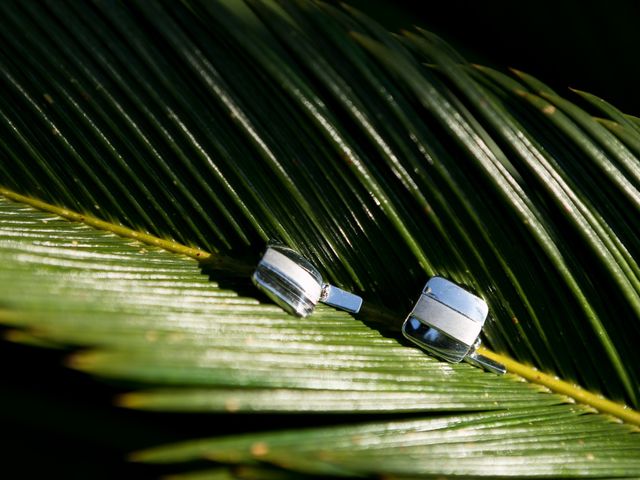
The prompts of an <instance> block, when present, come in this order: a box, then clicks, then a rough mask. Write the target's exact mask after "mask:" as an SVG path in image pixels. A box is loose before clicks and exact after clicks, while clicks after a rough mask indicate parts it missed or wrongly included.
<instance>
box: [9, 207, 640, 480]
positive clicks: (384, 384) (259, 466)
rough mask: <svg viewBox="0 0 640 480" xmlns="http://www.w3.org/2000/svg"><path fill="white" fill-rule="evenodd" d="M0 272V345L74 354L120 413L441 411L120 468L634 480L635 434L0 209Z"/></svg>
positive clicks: (328, 312) (137, 253)
mask: <svg viewBox="0 0 640 480" xmlns="http://www.w3.org/2000/svg"><path fill="white" fill-rule="evenodd" d="M0 262H2V265H3V268H2V269H1V270H0V283H1V284H2V285H3V288H2V289H1V290H0V321H1V322H2V323H4V324H6V325H8V326H11V327H13V328H16V329H18V330H15V333H13V334H11V335H9V337H8V338H11V339H13V340H15V341H20V342H22V343H28V344H33V345H38V346H45V347H49V348H51V347H56V346H58V347H84V349H83V350H81V351H80V352H78V353H74V354H73V355H72V356H71V357H70V359H69V361H68V364H69V365H70V366H71V367H73V368H77V369H80V370H82V371H85V372H87V373H90V374H92V375H97V376H100V377H103V378H105V379H111V381H118V382H119V383H122V382H125V384H126V383H129V384H131V385H136V386H137V388H138V391H135V392H132V393H129V394H125V395H123V396H121V397H120V398H119V403H120V404H121V405H122V406H126V407H132V408H139V409H148V410H162V411H211V412H217V411H221V412H256V413H258V412H262V413H269V412H299V413H303V412H317V411H320V412H347V413H358V412H362V413H365V412H377V413H384V412H389V413H408V412H433V413H436V412H440V416H437V417H432V418H429V419H412V420H394V421H386V422H384V423H382V422H376V423H367V424H359V425H358V424H355V425H344V426H341V427H331V428H326V427H322V428H313V429H306V430H304V429H303V430H298V429H296V430H295V431H284V432H277V433H261V434H246V435H243V436H238V437H219V438H215V439H209V440H199V441H195V442H188V443H185V444H180V445H175V446H166V447H159V448H157V449H153V450H149V451H147V452H142V453H139V454H137V455H136V457H135V458H136V459H137V460H139V461H145V462H154V463H167V462H185V461H192V460H210V461H215V462H217V463H223V464H230V465H238V466H239V467H241V468H238V469H232V470H227V469H221V468H217V469H214V470H206V471H203V472H194V473H189V474H185V476H184V478H218V477H219V478H291V476H292V475H296V473H295V472H298V473H302V474H305V475H315V476H319V477H323V476H326V475H329V474H331V475H340V476H347V477H350V476H360V475H368V474H379V473H385V472H386V473H390V474H398V475H403V476H405V475H442V474H454V475H486V476H496V475H505V476H509V475H511V476H513V475H516V476H523V475H529V476H545V475H547V476H548V475H553V476H560V475H565V474H566V475H571V476H577V475H581V476H592V477H597V476H600V475H603V476H604V475H605V474H606V476H608V477H611V476H633V475H640V457H639V456H638V455H637V453H639V451H640V435H639V434H638V433H637V430H638V429H637V428H635V427H631V426H630V425H625V424H621V423H619V422H617V421H614V420H613V419H612V418H611V417H608V416H605V415H600V414H595V413H593V411H592V409H590V408H589V407H586V406H580V405H573V404H567V403H566V402H567V399H566V398H564V397H561V396H558V395H554V394H551V393H547V392H545V391H544V389H543V388H541V387H539V386H537V385H534V384H529V383H526V382H522V381H520V380H519V379H518V378H516V377H513V376H511V375H506V376H497V375H493V374H489V373H486V372H483V371H481V370H479V369H477V368H474V367H471V366H469V365H466V364H459V365H450V364H447V363H445V362H439V361H436V360H434V359H432V358H430V357H429V356H427V355H424V354H423V353H421V352H419V351H417V350H414V349H411V348H407V347H406V346H402V345H399V344H398V343H397V341H396V340H395V339H390V338H386V337H384V336H383V335H382V334H381V333H380V332H378V331H377V330H375V329H371V328H369V327H368V326H366V325H365V324H363V323H362V322H360V321H358V320H356V319H354V318H352V317H351V316H349V315H348V314H346V313H342V312H337V311H334V310H332V309H330V308H326V307H323V308H320V309H318V310H317V311H316V312H315V313H314V314H313V315H312V316H311V317H310V319H309V321H300V320H299V319H297V318H295V317H292V316H289V315H287V314H285V313H283V312H282V310H281V309H279V308H277V307H275V306H273V305H270V304H268V303H267V304H263V303H260V302H259V301H258V300H256V299H254V298H251V297H247V296H243V295H242V294H240V293H238V292H237V291H236V290H234V289H230V288H222V287H221V286H220V285H219V284H218V283H216V281H215V278H214V279H213V280H214V281H212V279H210V278H209V276H208V275H206V274H204V273H203V272H202V271H201V268H200V266H199V265H198V263H197V262H195V261H194V260H192V259H189V258H186V257H183V256H180V255H177V254H173V253H169V252H167V251H164V250H159V249H156V248H153V247H149V246H145V245H142V244H140V243H137V242H132V241H130V240H127V239H123V238H121V237H117V236H115V235H113V234H110V233H108V232H104V231H97V230H93V229H91V228H89V227H87V226H86V225H83V224H78V223H72V222H68V221H66V220H63V219H61V218H59V217H57V216H55V215H51V214H48V213H43V212H40V211H37V210H34V209H32V208H30V207H26V206H24V205H21V204H17V203H13V202H9V201H7V200H0ZM455 411H461V412H469V411H479V412H481V413H476V414H469V413H458V414H454V412H455ZM436 459H438V461H435V460H436ZM532 460H534V462H533V463H532ZM265 463H267V464H272V465H273V466H274V467H276V468H279V469H284V470H282V471H281V470H277V469H276V470H270V469H268V468H267V469H265V468H264V467H263V465H264V464H265ZM285 470H287V471H289V473H287V471H285ZM177 478H180V475H178V477H177Z"/></svg>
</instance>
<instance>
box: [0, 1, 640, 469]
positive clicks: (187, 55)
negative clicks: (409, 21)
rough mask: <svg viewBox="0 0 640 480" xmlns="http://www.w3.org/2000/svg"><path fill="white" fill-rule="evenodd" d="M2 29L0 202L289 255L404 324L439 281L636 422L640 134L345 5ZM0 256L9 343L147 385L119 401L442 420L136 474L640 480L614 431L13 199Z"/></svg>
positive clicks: (223, 452) (301, 438)
mask: <svg viewBox="0 0 640 480" xmlns="http://www.w3.org/2000/svg"><path fill="white" fill-rule="evenodd" d="M0 8H1V9H2V14H3V17H4V18H5V19H6V22H5V24H6V28H4V29H3V30H2V31H1V32H0V35H1V36H2V48H0V62H1V63H2V65H1V66H0V72H1V74H2V77H1V78H2V80H1V81H2V86H3V90H4V91H5V92H6V94H5V95H4V96H3V97H2V98H0V113H1V115H0V121H1V122H2V129H3V132H5V133H3V136H2V139H1V140H2V143H1V145H0V147H1V148H2V149H1V150H0V152H1V155H2V157H1V158H2V161H1V163H0V174H1V177H0V179H1V183H2V186H3V187H6V188H9V189H11V190H13V191H15V192H18V193H20V194H24V195H29V196H32V197H34V198H39V199H42V200H45V201H47V202H50V203H53V204H57V205H60V206H63V207H65V208H68V209H71V210H75V211H79V212H82V213H87V214H91V215H94V216H97V217H99V218H103V219H105V220H109V221H112V222H114V223H122V224H124V225H126V226H129V227H131V228H134V229H138V230H140V231H148V232H150V233H152V234H155V235H158V236H161V237H164V238H171V239H174V240H176V241H178V242H181V243H184V244H188V245H194V246H198V247H200V248H203V249H205V250H209V251H212V252H214V255H215V254H216V253H218V252H224V253H225V254H227V255H230V256H232V257H233V256H235V257H252V256H255V254H257V252H259V251H260V249H261V248H262V246H263V245H264V242H265V241H266V240H267V239H271V238H275V239H278V240H280V241H282V242H285V243H287V244H289V245H291V246H292V247H294V248H297V249H298V250H300V251H301V252H302V253H303V254H304V255H305V256H307V257H308V258H309V259H310V260H312V261H313V262H314V263H316V264H317V265H318V266H320V268H321V269H322V270H323V273H324V274H325V275H326V276H327V278H329V279H331V280H332V281H333V282H335V283H336V284H338V285H340V286H342V287H344V288H350V289H354V290H356V291H359V292H360V293H362V295H363V296H364V297H365V298H366V299H367V300H369V301H370V302H371V303H372V304H373V305H379V306H380V307H381V308H382V307H384V308H386V309H390V310H392V311H396V312H399V313H398V321H401V320H402V316H403V313H404V312H405V311H406V309H408V307H409V306H410V304H411V301H412V299H413V298H414V297H415V296H416V295H417V293H418V292H419V290H420V287H421V286H422V284H423V283H424V281H425V279H426V278H427V277H428V276H430V275H432V274H440V275H443V276H447V277H450V278H452V279H454V280H456V281H458V282H461V283H464V284H466V285H468V286H469V287H471V288H474V289H475V290H476V291H478V292H479V293H481V294H482V295H483V296H484V297H485V298H486V299H487V300H488V302H489V303H490V306H491V311H492V317H491V321H490V323H489V325H488V327H487V328H486V341H487V343H489V344H490V345H491V346H492V347H493V348H495V349H497V350H499V351H502V352H504V353H507V354H509V355H511V356H513V357H515V358H517V359H519V360H521V361H523V362H526V363H531V364H533V365H535V366H537V367H539V368H541V369H543V370H545V371H548V372H551V373H556V374H558V375H559V376H561V377H562V378H564V379H567V380H571V381H576V382H578V383H580V384H581V385H583V386H584V387H586V388H589V389H591V390H593V391H596V392H602V393H603V394H606V395H607V396H609V397H611V398H613V399H616V400H620V401H625V402H628V403H629V404H631V405H633V406H637V405H638V403H637V402H638V401H637V396H638V369H637V367H636V366H637V365H638V361H639V360H640V358H639V355H640V354H639V353H638V351H637V349H636V348H635V345H636V343H637V340H638V332H639V326H638V318H640V315H639V313H640V296H639V292H640V280H639V278H640V276H639V268H638V265H637V261H636V259H637V258H638V246H639V244H638V239H637V235H636V232H637V227H638V218H639V217H638V215H637V213H638V209H639V206H640V194H639V193H638V187H639V186H640V161H639V160H638V154H639V148H638V146H639V145H640V129H639V128H638V123H637V121H636V119H635V118H633V117H629V116H626V115H624V114H622V113H621V112H620V111H618V110H617V109H615V108H614V107H612V106H610V105H608V104H606V103H604V102H603V101H601V100H599V99H597V98H595V97H593V96H590V95H588V94H584V93H581V95H582V96H583V98H584V100H585V101H586V102H585V103H583V106H584V107H585V108H588V107H590V106H592V108H595V110H593V112H594V113H595V112H599V113H598V114H602V115H605V116H606V117H607V118H606V119H596V118H594V117H593V116H592V115H591V114H589V113H587V112H586V111H585V110H583V109H581V108H580V107H578V106H577V105H576V104H575V103H571V102H570V101H569V100H566V99H564V98H562V97H561V96H559V95H558V94H557V93H555V92H553V91H551V89H549V88H548V87H546V86H545V85H544V84H542V83H541V82H540V81H538V80H536V79H533V78H531V77H529V76H527V75H525V74H522V73H520V72H517V75H516V76H515V77H514V76H507V75H504V74H502V73H500V72H496V71H493V70H490V69H487V68H484V67H473V66H471V65H469V64H467V63H466V62H465V61H464V60H463V59H461V58H459V57H458V56H457V54H456V53H455V52H453V51H452V50H451V49H450V48H449V47H448V46H447V45H445V44H444V43H443V42H442V41H441V40H439V39H438V38H435V37H434V36H432V35H431V34H429V33H428V32H424V31H416V32H414V33H406V34H404V35H403V36H401V37H397V36H394V35H392V34H390V33H388V32H386V31H384V30H383V29H382V28H381V27H379V26H378V25H376V24H374V23H373V22H372V21H370V20H369V19H367V18H366V17H364V16H363V15H362V14H360V13H358V12H356V11H353V10H351V9H350V8H349V7H342V8H335V7H331V6H328V5H326V4H321V3H314V2H280V3H277V4H272V3H267V2H261V1H253V0H252V1H247V2H246V3H242V4H240V3H237V2H224V3H218V2H214V1H204V0H203V1H184V2H144V1H140V2H130V3H127V4H121V3H119V2H115V1H99V0H96V1H94V2H89V3H76V2H53V1H51V2H43V3H42V4H35V3H29V2H4V3H3V4H2V5H0ZM574 98H575V100H576V101H578V100H580V99H579V97H574ZM0 256H2V259H3V260H2V261H3V270H2V271H1V272H0V275H1V276H2V284H3V288H2V292H1V293H0V305H1V306H2V315H1V318H2V319H3V321H4V322H5V323H7V324H10V325H13V326H14V327H20V328H23V329H25V330H26V332H28V333H27V334H25V335H28V336H23V337H20V338H22V339H23V340H25V341H26V339H27V338H28V339H29V341H32V342H35V343H38V344H45V345H72V346H83V347H84V346H89V347H92V348H91V349H90V350H88V351H83V352H82V353H78V354H75V355H74V356H72V357H71V360H70V365H71V366H72V367H74V368H78V369H81V370H84V371H87V372H90V373H92V374H96V375H100V376H105V377H110V378H115V379H120V380H127V381H130V382H133V383H134V384H136V385H140V387H141V388H142V387H144V388H143V390H141V391H138V392H134V393H132V394H130V395H127V396H124V397H122V398H121V399H120V402H121V403H122V404H123V405H126V406H129V407H135V408H146V409H157V410H177V411H230V412H233V411H256V412H274V411H279V412H313V411H334V412H354V413H355V412H397V413H401V412H433V411H441V412H448V414H447V416H445V417H438V418H428V419H425V420H412V421H408V422H407V421H404V420H403V421H400V420H399V421H394V422H390V423H380V424H368V425H364V426H360V427H340V428H328V429H317V430H301V431H292V432H288V433H278V434H266V435H260V436H258V435H256V436H247V437H242V438H231V439H213V440H210V441H209V440H208V441H204V442H201V443H196V444H194V445H185V446H183V447H170V448H168V449H160V450H158V451H153V452H149V453H147V454H143V455H142V456H141V458H144V459H146V460H153V461H171V460H186V459H193V458H200V457H206V458H210V459H214V460H217V461H223V462H230V463H242V464H252V463H253V462H254V461H256V460H259V461H267V462H269V463H273V464H275V465H278V466H279V467H284V468H288V469H292V470H294V471H298V472H305V473H309V474H318V475H325V474H329V473H331V474H339V475H348V476H349V475H362V474H375V473H389V474H397V475H438V474H456V475H494V476H495V475H531V476H541V475H542V476H544V475H547V476H549V475H555V476H558V475H568V476H575V475H578V476H579V475H589V476H607V475H608V476H616V475H618V476H624V475H636V474H637V473H638V470H640V463H639V462H638V461H637V459H636V458H637V457H638V455H637V453H638V449H639V448H640V442H639V440H638V436H637V434H636V433H633V432H632V430H633V429H631V428H630V427H628V426H625V425H620V424H616V423H611V421H610V419H608V418H607V417H605V416H601V415H594V414H591V413H588V409H585V408H583V407H579V406H567V405H564V403H565V402H566V401H567V400H566V399H565V398H563V397H559V396H556V395H553V394H551V393H546V392H543V391H541V389H540V388H539V387H537V386H535V385H531V384H527V383H523V382H519V381H517V379H515V378H512V377H509V376H507V377H503V378H500V377H496V376H493V375H490V374H486V373H483V372H481V371H479V370H478V369H475V368H472V367H470V366H468V365H453V366H452V365H448V364H444V363H441V362H437V361H435V360H433V359H431V358H429V357H427V356H425V355H424V354H422V353H420V352H418V351H416V350H413V349H411V348H408V347H406V346H403V345H401V344H399V343H398V340H397V338H395V336H394V334H393V332H389V331H388V330H387V329H386V328H384V329H382V330H381V331H378V329H377V328H375V325H373V324H372V325H365V324H364V323H362V322H361V321H360V320H356V319H353V318H351V317H350V316H348V315H347V314H342V313H337V312H335V311H333V310H331V309H328V308H322V309H319V311H317V312H316V313H315V314H314V316H313V317H312V321H310V322H300V321H297V320H296V319H294V318H292V317H289V316H287V315H285V314H284V313H283V312H281V311H280V310H279V309H278V308H276V307H275V306H271V305H269V304H264V303H261V302H260V301H259V300H256V299H254V298H252V297H255V296H256V293H255V292H254V291H253V290H251V288H250V286H245V285H241V286H238V285H236V284H229V285H226V286H225V284H224V281H223V280H224V279H223V278H222V277H220V276H219V275H218V274H217V273H215V272H214V273H211V272H209V271H208V270H207V269H206V268H205V269H204V272H203V271H202V266H200V265H198V264H197V263H196V262H195V261H192V260H190V259H187V258H182V257H179V256H177V255H175V254H171V253H168V252H164V251H159V250H155V249H152V248H147V247H143V246H142V245H140V244H132V243H131V242H129V241H126V240H123V239H121V238H117V237H115V236H113V235H111V234H107V233H101V232H97V231H94V230H91V229H90V228H88V227H85V226H81V225H77V224H72V223H69V222H65V221H63V220H60V219H57V218H55V217H52V216H51V215H50V214H44V213H39V212H35V211H33V210H31V209H30V208H27V207H23V206H20V205H17V204H14V203H10V202H8V201H3V202H2V203H1V204H0ZM209 275H211V276H212V278H209ZM219 282H222V284H220V283H219ZM221 285H222V286H221ZM454 411H456V412H483V413H477V414H469V413H460V414H458V413H457V414H455V415H452V414H451V412H454ZM354 421H355V419H354ZM604 439H606V442H605V440H604ZM604 444H606V447H604V446H603V445H604ZM557 445H560V446H561V448H560V450H558V448H557ZM596 447H598V448H596ZM434 459H440V461H439V462H434Z"/></svg>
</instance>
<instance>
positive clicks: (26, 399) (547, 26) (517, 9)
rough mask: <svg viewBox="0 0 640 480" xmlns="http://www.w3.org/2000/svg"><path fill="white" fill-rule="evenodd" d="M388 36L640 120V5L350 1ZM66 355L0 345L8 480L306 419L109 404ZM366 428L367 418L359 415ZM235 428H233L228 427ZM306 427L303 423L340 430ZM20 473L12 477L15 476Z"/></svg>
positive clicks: (115, 473)
mask: <svg viewBox="0 0 640 480" xmlns="http://www.w3.org/2000/svg"><path fill="white" fill-rule="evenodd" d="M350 3H351V4H352V5H354V6H356V7H357V8H359V9H360V10H362V11H364V12H366V13H368V14H369V15H371V16H373V17H374V18H376V19H377V20H378V21H380V22H381V23H383V24H384V25H385V26H386V27H387V28H389V29H390V30H395V31H398V30H400V29H401V28H410V27H411V26H412V25H413V24H417V25H420V26H422V27H424V28H427V29H429V30H431V31H433V32H435V33H437V34H439V35H440V36H441V37H443V38H444V39H446V40H447V41H449V42H450V43H451V44H452V45H453V46H454V47H455V48H457V49H458V50H459V51H460V52H461V53H463V55H465V56H466V58H467V59H468V60H470V61H473V62H475V63H483V64H485V65H489V66H493V67H495V68H498V69H500V70H504V69H506V68H507V67H515V68H518V69H520V70H523V71H526V72H527V73H530V74H532V75H534V76H536V77H538V78H540V79H541V80H543V81H545V82H546V83H548V84H550V85H551V86H552V87H553V88H555V89H556V90H557V91H559V92H561V93H562V92H566V87H568V86H571V87H575V88H579V89H582V90H586V91H589V92H591V93H593V94H595V95H598V96H601V97H603V98H605V99H606V100H608V101H610V102H612V103H613V104H615V105H616V106H618V107H619V108H621V109H622V110H625V111H626V112H628V113H633V114H636V115H639V114H640V96H638V94H637V93H636V92H637V88H638V83H639V82H638V80H640V68H639V66H638V61H637V56H638V51H637V50H638V46H640V28H639V27H638V25H639V24H640V1H638V0H635V1H631V0H627V1H622V0H615V1H608V2H588V1H578V0H570V1H562V0H556V1H548V0H544V1H538V2H535V3H531V2H527V3H524V2H517V1H513V2H502V1H462V0H445V1H437V2H435V1H422V2H420V1H416V0H399V1H395V2H391V1H380V0H375V1H372V0H351V1H350ZM63 358H64V353H62V352H59V353H56V352H45V351H40V350H34V349H31V348H28V347H20V346H13V345H8V344H6V343H3V344H0V362H2V365H3V367H2V368H3V379H2V382H0V402H1V403H0V405H1V406H2V408H0V424H1V425H2V427H1V428H2V433H3V438H4V439H5V442H3V443H4V448H3V453H2V459H3V465H2V467H0V468H1V470H0V475H2V476H3V477H6V478H36V477H39V476H42V475H46V476H47V477H50V478H66V479H70V478H93V479H96V478H105V479H106V478H154V477H156V476H157V475H158V474H159V473H160V472H161V471H162V472H166V471H167V470H166V467H163V468H162V469H157V468H153V467H146V466H135V465H132V464H129V463H127V462H126V460H125V455H126V452H128V451H131V450H135V449H138V448H142V447H145V446H151V445H157V444H161V443H165V442H171V441H175V440H179V439H183V438H193V437H199V436H206V435H215V434H221V433H224V432H225V431H228V432H231V431H236V432H238V431H255V430H262V429H272V428H278V427H283V426H295V425H297V424H299V423H301V422H302V419H301V418H300V417H295V416H293V417H292V416H290V417H269V416H234V417H228V416H224V417H222V416H215V415H211V416H201V415H168V414H152V413H143V412H131V411H126V410H122V409H116V408H114V407H112V400H113V398H114V396H115V395H116V394H117V393H118V392H123V391H127V390H128V388H127V387H126V386H123V385H104V384H101V383H98V382H95V381H93V380H92V379H90V378H88V377H86V376H84V375H82V374H79V373H76V372H72V371H69V370H66V369H65V368H64V367H63V366H62V364H63ZM361 419H362V420H364V419H365V418H361ZM229 420H231V421H232V422H233V424H232V425H225V423H227V424H228V423H229ZM345 420H346V419H345V418H341V417H331V418H327V417H318V416H317V417H314V418H309V417H305V418H304V423H305V424H313V423H316V424H319V423H322V422H326V421H332V422H340V421H345ZM12 471H13V472H14V473H10V472H12Z"/></svg>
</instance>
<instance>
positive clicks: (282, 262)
mask: <svg viewBox="0 0 640 480" xmlns="http://www.w3.org/2000/svg"><path fill="white" fill-rule="evenodd" d="M252 281H253V283H254V285H255V286H256V287H257V288H258V289H259V290H261V291H262V292H263V293H265V294H266V295H267V296H268V297H269V298H270V299H271V300H273V301H274V302H275V303H276V304H278V305H279V306H281V307H282V308H283V309H284V310H285V311H287V312H289V313H291V314H293V315H296V316H299V317H306V316H308V315H310V314H311V313H312V312H313V310H314V309H315V306H316V305H317V304H318V302H322V303H325V304H327V305H331V306H333V307H336V308H339V309H342V310H346V311H347V312H350V313H354V314H356V313H358V312H360V309H361V307H362V303H363V300H362V298H361V297H359V296H358V295H355V294H353V293H350V292H347V291H345V290H342V289H340V288H338V287H336V286H333V285H330V284H328V283H325V282H324V281H323V279H322V275H321V274H320V272H319V271H318V269H317V268H315V267H314V266H313V265H312V264H311V263H310V262H309V261H308V260H306V259H305V258H304V257H302V256H301V255H300V254H299V253H297V252H296V251H294V250H292V249H290V248H288V247H284V246H281V245H270V246H269V247H267V250H266V252H265V254H264V255H263V257H262V258H261V260H260V262H259V263H258V266H257V267H256V269H255V271H254V273H253V275H252ZM488 312H489V308H488V306H487V304H486V302H485V301H484V300H482V299H481V298H480V297H478V296H476V295H473V294H472V293H470V292H468V291H466V290H465V289H463V288H462V287H460V286H458V285H456V284H455V283H453V282H450V281H449V280H446V279H444V278H441V277H433V278H431V279H430V280H429V281H428V282H427V284H426V285H425V287H424V289H423V291H422V293H421V295H420V298H419V299H418V301H417V302H416V304H415V306H414V307H413V310H412V311H411V313H409V315H408V316H407V317H406V319H405V321H404V323H403V325H402V333H403V335H404V336H405V337H406V338H407V339H408V340H410V341H412V342H413V343H415V344H417V345H418V346H419V347H421V348H422V349H424V350H426V351H427V352H429V353H431V354H433V355H435V356H436V357H438V358H440V359H443V360H446V361H448V362H451V363H459V362H461V361H463V360H464V361H466V362H468V363H471V364H473V365H476V366H479V367H481V368H484V369H485V370H487V371H490V372H493V373H497V374H503V373H505V371H506V369H505V367H504V366H503V365H501V364H499V363H497V362H494V361H492V360H490V359H488V358H486V357H484V356H482V355H480V354H478V353H477V348H478V346H479V345H480V332H481V331H482V327H483V325H484V323H485V320H486V318H487V314H488Z"/></svg>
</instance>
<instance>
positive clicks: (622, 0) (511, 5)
mask: <svg viewBox="0 0 640 480" xmlns="http://www.w3.org/2000/svg"><path fill="white" fill-rule="evenodd" d="M333 3H336V2H333ZM347 3H350V4H351V5H353V6H355V7H356V8H358V9H360V10H362V11H364V12H366V13H368V14H369V15H370V16H372V17H374V18H376V19H377V20H378V21H379V22H381V23H383V24H384V25H385V26H387V28H388V29H390V30H394V31H399V30H400V29H402V28H405V29H406V28H410V27H411V26H412V25H419V26H421V27H423V28H426V29H427V30H431V31H432V32H434V33H437V34H439V35H440V36H441V37H443V38H444V39H445V40H447V41H448V42H449V43H451V44H452V45H453V46H454V47H455V48H456V49H457V50H458V51H460V52H461V53H462V54H463V55H464V56H465V57H466V58H467V59H468V60H470V61H472V62H474V63H482V64H485V65H489V66H492V67H494V68H497V69H500V70H503V71H504V70H505V69H506V68H508V67H513V68H517V69H518V70H523V71H525V72H527V73H529V74H531V75H533V76H535V77H538V78H539V79H540V80H542V81H544V82H545V83H547V84H549V85H550V86H551V87H554V89H556V90H557V91H558V93H561V94H563V93H566V92H567V87H572V88H577V89H580V90H585V91H588V92H590V93H593V94H594V95H597V96H599V97H602V98H604V99H605V100H607V101H609V102H611V103H613V104H614V105H616V106H617V107H618V108H620V109H621V110H623V111H625V112H627V113H631V114H635V115H636V116H640V95H639V94H638V89H639V87H640V61H639V48H640V1H638V0H609V1H589V0H583V1H580V0H555V1H551V0H538V1H535V2H520V1H517V0H515V1H496V0H494V1H488V0H479V1H473V0H468V1H465V0H444V1H443V0H438V1H432V0H424V1H418V0H397V1H379V0H374V1H372V0H348V2H347Z"/></svg>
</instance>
